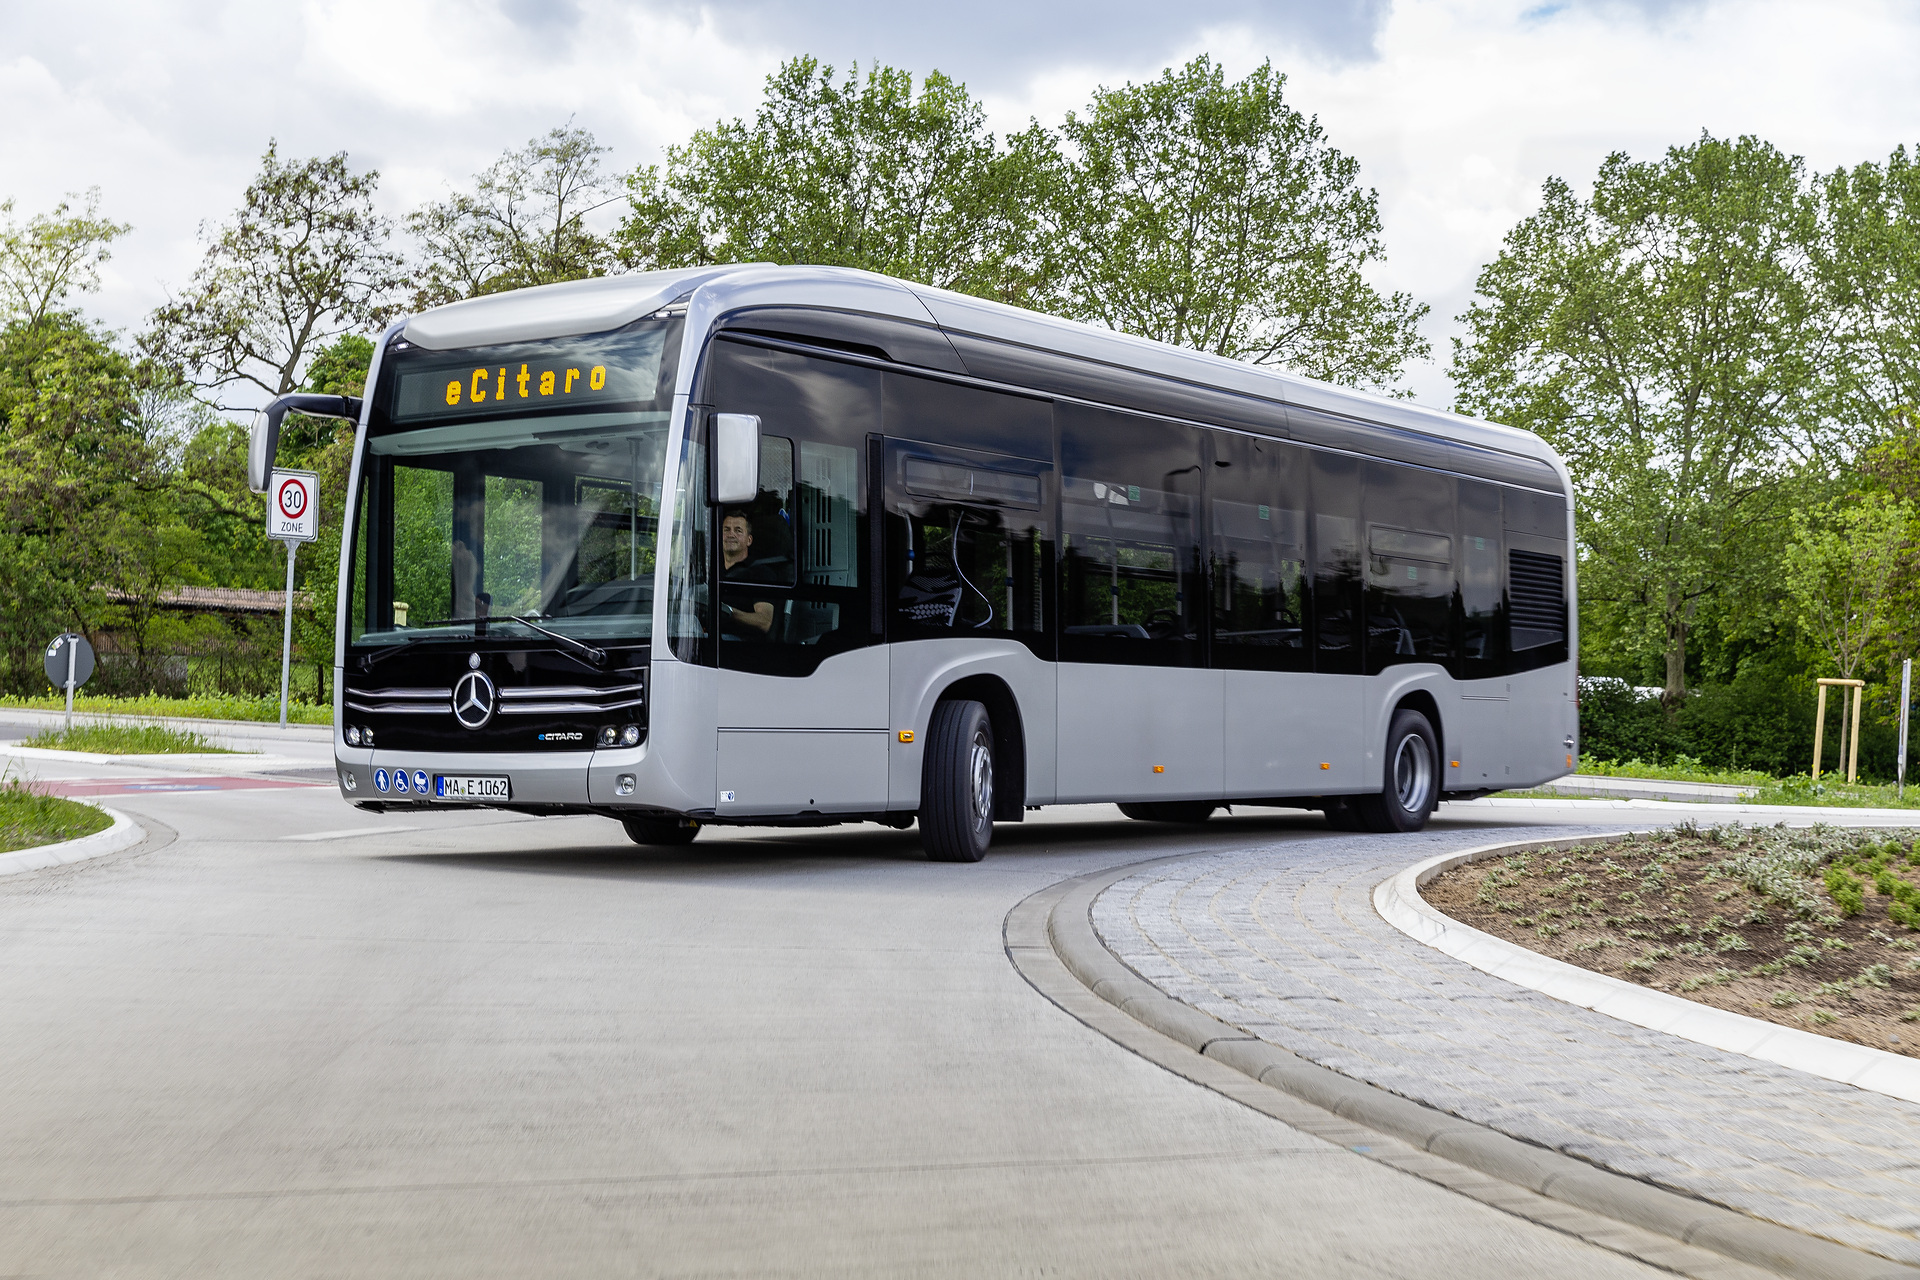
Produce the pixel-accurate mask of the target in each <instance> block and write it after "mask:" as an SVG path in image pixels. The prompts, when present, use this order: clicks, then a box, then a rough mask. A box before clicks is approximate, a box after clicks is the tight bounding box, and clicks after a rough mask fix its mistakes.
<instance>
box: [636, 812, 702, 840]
mask: <svg viewBox="0 0 1920 1280" xmlns="http://www.w3.org/2000/svg"><path fill="white" fill-rule="evenodd" d="M620 825H621V826H623V827H625V828H626V829H627V838H628V839H629V840H632V841H633V842H634V843H635V844H661V845H676V844H692V843H693V838H694V837H695V836H697V835H699V834H700V824H699V823H698V822H696V821H694V820H693V819H692V818H682V817H678V816H676V815H673V814H658V813H630V814H628V815H627V816H626V817H624V818H622V819H620Z"/></svg>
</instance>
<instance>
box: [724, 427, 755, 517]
mask: <svg viewBox="0 0 1920 1280" xmlns="http://www.w3.org/2000/svg"><path fill="white" fill-rule="evenodd" d="M759 495H760V419H759V418H758V417H757V416H756V415H754V414H751V413H716V414H714V415H713V500H714V501H715V502H716V503H720V504H722V505H726V504H729V503H736V502H752V501H753V500H754V499H755V498H756V497H758V496H759Z"/></svg>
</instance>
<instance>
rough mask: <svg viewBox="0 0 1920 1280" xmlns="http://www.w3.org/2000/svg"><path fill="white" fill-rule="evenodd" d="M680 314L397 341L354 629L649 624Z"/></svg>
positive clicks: (643, 627)
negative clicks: (603, 327)
mask: <svg viewBox="0 0 1920 1280" xmlns="http://www.w3.org/2000/svg"><path fill="white" fill-rule="evenodd" d="M672 327H675V326H674V325H673V324H672V323H671V322H642V323H641V324H640V325H637V326H631V327H629V328H628V329H625V330H622V331H620V332H618V333H614V334H605V335H598V336H594V337H589V338H577V339H564V340H557V341H553V342H544V343H526V344H518V345H515V346H511V347H493V348H483V349H474V350H465V351H457V352H435V351H425V350H422V349H419V348H417V347H411V346H408V345H406V344H404V343H402V344H396V345H395V347H394V348H392V349H391V350H390V351H389V353H388V355H387V359H386V361H385V367H384V368H383V370H382V374H381V381H380V386H379V387H378V388H377V389H376V398H375V408H374V413H373V415H372V417H371V419H370V422H369V427H368V438H367V444H366V456H365V458H364V459H363V461H362V465H361V473H362V478H361V487H360V493H359V509H358V512H357V521H356V533H355V538H354V555H355V564H354V566H353V571H352V576H351V579H350V580H351V582H352V589H353V599H352V603H351V609H350V628H349V642H350V643H353V644H357V645H372V646H382V647H384V646H391V645H407V644H413V643H418V642H421V641H429V640H436V639H454V640H458V639H463V638H464V639H471V638H474V637H475V636H477V635H483V634H501V635H512V636H515V637H516V638H521V639H525V638H532V637H535V636H537V635H538V634H539V628H545V629H547V630H550V631H556V632H559V633H561V634H563V635H566V636H570V637H576V638H579V639H582V640H587V641H595V640H602V641H633V642H640V641H644V640H646V639H647V637H648V634H649V631H650V628H651V623H652V613H653V571H654V564H655V556H656V554H657V548H656V545H655V539H656V537H657V535H658V531H659V523H660V521H659V516H660V501H661V493H660V484H661V478H662V474H663V472H664V470H665V461H666V441H667V416H668V414H667V407H668V404H669V403H670V401H671V396H672V388H671V386H670V383H671V381H672V379H671V374H670V373H668V374H666V375H665V376H663V374H662V369H661V365H662V361H663V359H664V356H665V352H666V351H667V350H669V349H670V348H671V347H672V345H673V344H671V343H669V342H668V341H667V339H668V329H669V328H672ZM516 620H517V621H516ZM532 624H537V626H535V625H532Z"/></svg>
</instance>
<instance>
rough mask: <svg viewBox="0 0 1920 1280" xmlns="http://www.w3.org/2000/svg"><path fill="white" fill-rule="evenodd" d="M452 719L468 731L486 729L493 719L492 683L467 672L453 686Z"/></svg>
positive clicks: (480, 674)
mask: <svg viewBox="0 0 1920 1280" xmlns="http://www.w3.org/2000/svg"><path fill="white" fill-rule="evenodd" d="M453 718H454V719H455V720H458V721H459V722H460V723H461V724H463V725H465V726H466V727H467V728H469V729H481V728H485V727H486V723H487V721H489V720H491V719H493V681H491V680H489V679H487V677H486V676H485V675H484V674H482V673H481V672H478V671H469V672H467V674H465V675H463V676H461V677H460V683H459V684H456V685H454V686H453Z"/></svg>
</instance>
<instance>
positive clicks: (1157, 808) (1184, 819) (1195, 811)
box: [1120, 800, 1220, 827]
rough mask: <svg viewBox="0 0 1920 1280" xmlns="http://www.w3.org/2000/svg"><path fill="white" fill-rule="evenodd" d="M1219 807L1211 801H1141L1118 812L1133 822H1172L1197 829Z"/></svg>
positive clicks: (1123, 806)
mask: <svg viewBox="0 0 1920 1280" xmlns="http://www.w3.org/2000/svg"><path fill="white" fill-rule="evenodd" d="M1219 807H1220V806H1219V805H1217V804H1215V803H1213V802H1212V801H1211V800H1143V801H1140V802H1139V803H1136V804H1123V805H1121V806H1120V812H1121V813H1124V814H1126V815H1127V817H1129V818H1132V819H1133V820H1134V821H1135V822H1174V823H1179V824H1180V825H1182V826H1189V827H1197V826H1199V825H1200V824H1201V823H1203V822H1205V821H1206V820H1207V819H1208V818H1211V817H1212V816H1213V811H1214V810H1215V809H1218V808H1219Z"/></svg>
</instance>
